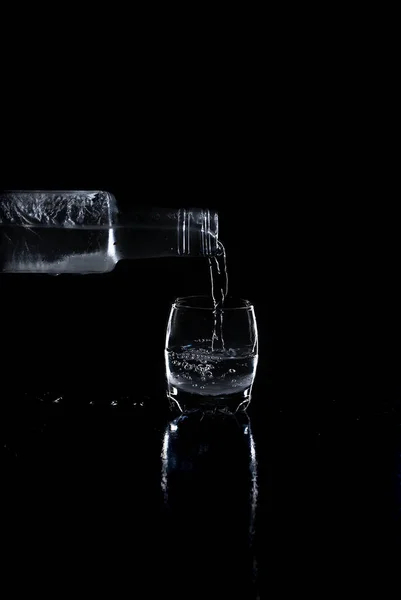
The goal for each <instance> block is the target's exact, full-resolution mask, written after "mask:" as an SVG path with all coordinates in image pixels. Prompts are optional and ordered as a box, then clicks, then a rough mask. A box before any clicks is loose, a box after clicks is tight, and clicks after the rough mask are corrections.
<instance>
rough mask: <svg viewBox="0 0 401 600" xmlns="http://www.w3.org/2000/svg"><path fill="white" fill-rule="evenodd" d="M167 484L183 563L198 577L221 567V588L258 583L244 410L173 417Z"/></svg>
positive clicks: (167, 436)
mask: <svg viewBox="0 0 401 600" xmlns="http://www.w3.org/2000/svg"><path fill="white" fill-rule="evenodd" d="M161 488H162V493H163V496H164V505H165V509H166V514H167V515H168V516H169V518H170V521H169V523H170V530H169V532H168V533H169V535H170V536H171V537H172V538H174V548H176V549H179V550H177V554H176V555H175V556H174V560H175V561H176V563H177V564H179V565H180V568H181V567H185V569H186V570H187V572H188V571H189V572H191V573H192V571H193V572H194V573H195V572H196V571H198V580H199V573H200V572H202V577H203V578H207V577H208V572H211V571H212V570H215V569H216V565H217V567H218V570H219V573H218V574H217V575H216V573H214V575H215V576H216V578H217V580H218V579H219V578H221V585H222V587H225V588H227V586H229V585H231V584H232V585H233V586H234V587H236V586H241V587H242V586H244V587H245V588H249V587H252V586H253V585H254V579H255V576H256V573H255V571H256V566H255V560H254V556H253V539H254V534H255V516H256V508H257V498H258V482H257V457H256V450H255V443H254V439H253V436H252V430H251V423H250V420H249V418H248V416H247V415H246V413H244V412H241V413H238V414H237V415H219V416H215V415H213V414H211V413H206V414H201V413H199V412H194V413H191V414H189V415H186V414H184V415H180V416H179V417H178V418H176V419H175V420H173V421H171V422H170V423H169V424H168V425H167V427H166V429H165V433H164V437H163V443H162V451H161ZM231 579H232V580H233V581H232V582H231ZM205 585H206V584H205ZM213 585H217V582H216V583H215V581H214V580H213ZM236 589H237V588H236ZM238 589H239V588H238ZM226 592H227V590H226V591H225V593H226ZM208 597H210V594H209V596H208ZM213 597H214V596H213ZM223 597H228V596H223ZM235 597H236V596H235ZM243 597H247V596H243Z"/></svg>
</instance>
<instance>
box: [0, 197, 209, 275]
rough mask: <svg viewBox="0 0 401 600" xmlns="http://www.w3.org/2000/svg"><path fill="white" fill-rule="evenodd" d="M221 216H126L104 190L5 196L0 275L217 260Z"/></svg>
mask: <svg viewBox="0 0 401 600" xmlns="http://www.w3.org/2000/svg"><path fill="white" fill-rule="evenodd" d="M218 226H219V223H218V214H217V212H216V211H212V210H209V209H207V208H179V209H176V208H152V209H149V208H148V209H146V208H138V207H136V208H135V207H134V208H130V209H129V210H122V209H121V207H120V206H119V205H118V202H117V201H116V199H115V197H114V196H113V194H111V193H109V192H103V191H43V190H42V191H40V190H39V191H10V192H2V193H0V244H1V245H0V271H2V272H5V273H49V274H53V275H56V274H60V273H81V274H85V273H107V272H110V271H112V270H113V269H114V267H115V265H116V264H117V262H119V261H120V260H122V259H135V258H157V257H163V256H213V255H215V254H217V252H218Z"/></svg>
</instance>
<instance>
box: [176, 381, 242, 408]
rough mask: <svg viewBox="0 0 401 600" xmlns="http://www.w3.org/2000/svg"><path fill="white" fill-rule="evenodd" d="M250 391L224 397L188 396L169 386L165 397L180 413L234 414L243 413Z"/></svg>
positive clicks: (186, 393)
mask: <svg viewBox="0 0 401 600" xmlns="http://www.w3.org/2000/svg"><path fill="white" fill-rule="evenodd" d="M251 390H252V387H249V388H247V389H245V390H243V391H242V392H238V393H237V394H227V395H226V396H223V395H222V396H201V395H200V394H190V393H189V392H183V391H182V390H180V389H178V388H176V387H174V386H173V385H169V386H168V389H167V397H168V398H169V400H170V402H171V403H172V405H173V406H176V407H178V409H179V410H180V411H181V412H183V413H184V412H185V413H188V412H194V411H203V412H224V413H229V414H235V413H236V412H241V411H245V410H246V409H247V408H248V406H249V403H250V401H251Z"/></svg>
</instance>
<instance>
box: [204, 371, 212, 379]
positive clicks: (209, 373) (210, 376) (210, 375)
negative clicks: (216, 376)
mask: <svg viewBox="0 0 401 600" xmlns="http://www.w3.org/2000/svg"><path fill="white" fill-rule="evenodd" d="M206 377H209V379H211V378H212V377H213V373H211V372H210V371H208V372H207V373H206Z"/></svg>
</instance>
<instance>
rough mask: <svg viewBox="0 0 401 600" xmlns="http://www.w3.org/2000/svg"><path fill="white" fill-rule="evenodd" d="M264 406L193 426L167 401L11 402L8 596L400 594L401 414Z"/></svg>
mask: <svg viewBox="0 0 401 600" xmlns="http://www.w3.org/2000/svg"><path fill="white" fill-rule="evenodd" d="M272 400H273V398H272ZM264 401H265V397H263V396H259V397H258V396H257V394H256V393H255V395H254V398H253V403H252V405H251V409H250V410H249V416H247V415H245V414H242V415H238V416H237V417H224V416H223V415H221V416H220V417H219V418H216V417H211V416H205V417H203V418H201V417H200V416H199V415H191V417H188V418H187V417H184V416H180V415H179V414H177V413H171V412H170V410H169V408H168V406H167V402H166V401H165V399H164V398H162V397H159V396H157V397H154V398H149V397H147V398H146V397H138V396H136V397H135V396H129V395H127V396H125V397H121V398H117V397H113V398H112V399H110V396H108V395H106V394H105V395H103V396H100V395H99V394H98V395H97V396H94V395H92V396H90V395H86V397H83V396H82V397H80V398H78V397H77V396H74V395H71V394H69V395H68V394H64V395H63V394H52V393H47V394H42V395H38V396H36V395H35V396H28V395H23V394H20V395H18V394H14V396H13V397H11V396H7V395H5V396H4V397H3V399H2V408H1V452H0V455H1V473H2V498H3V507H2V516H3V518H2V532H3V535H2V543H3V548H4V549H5V550H6V551H5V553H4V555H3V567H4V572H5V574H6V576H5V578H4V585H6V582H7V584H8V585H10V586H11V587H12V588H14V589H16V590H18V589H20V587H22V588H24V589H25V590H26V589H27V586H28V589H38V586H40V589H43V590H44V591H45V590H46V591H49V592H50V593H51V594H53V595H59V594H61V593H62V592H63V593H64V592H68V593H77V590H79V591H81V592H82V591H86V592H87V593H94V592H100V591H101V592H104V593H107V594H113V595H116V594H117V595H119V594H120V593H121V594H122V593H127V590H128V591H130V592H132V593H134V591H135V590H137V593H138V590H139V589H143V590H146V594H145V593H143V595H142V596H141V595H139V597H147V595H148V594H151V593H155V594H156V593H157V594H160V593H161V592H160V590H161V588H164V589H165V590H172V591H173V592H174V596H175V597H183V598H184V597H186V598H187V597H198V596H197V594H198V595H199V597H211V598H213V597H216V598H233V597H234V598H235V597H238V598H257V597H258V594H259V597H261V598H262V597H268V595H270V594H272V595H273V596H275V597H281V596H283V597H284V596H285V595H286V594H295V593H297V591H299V590H303V591H308V593H309V594H310V595H312V596H313V597H322V595H323V596H324V594H325V593H326V591H327V589H328V586H329V587H330V589H333V590H336V592H338V593H339V592H340V591H341V590H342V589H344V586H345V585H346V586H351V585H352V586H357V587H356V589H358V588H360V587H361V586H363V585H365V584H366V583H368V584H369V585H371V584H372V585H373V583H374V582H375V581H376V583H378V584H380V582H381V584H382V583H383V576H384V574H385V577H386V580H385V581H386V582H389V581H390V580H391V579H392V577H393V576H396V575H397V573H398V566H397V559H398V557H399V556H400V549H401V546H400V539H401V538H400V525H401V521H400V517H401V493H400V482H401V478H400V477H401V458H400V457H401V418H400V414H399V413H398V411H397V410H393V411H390V413H388V414H378V413H376V414H375V413H374V411H371V412H370V413H369V414H367V413H365V414H364V415H358V414H352V411H350V410H348V411H345V410H344V408H342V407H341V406H340V407H337V406H336V404H337V403H336V402H332V407H331V409H330V411H329V410H326V411H325V412H322V411H320V412H319V411H317V410H316V411H313V412H312V411H310V412H309V414H306V413H303V414H302V412H300V411H295V410H288V409H286V407H285V403H283V402H280V401H279V400H277V402H276V405H274V403H273V402H271V403H270V405H269V407H268V408H267V409H266V407H263V410H261V407H262V402H264ZM329 582H330V583H329ZM381 584H380V585H381ZM166 594H167V591H166Z"/></svg>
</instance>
